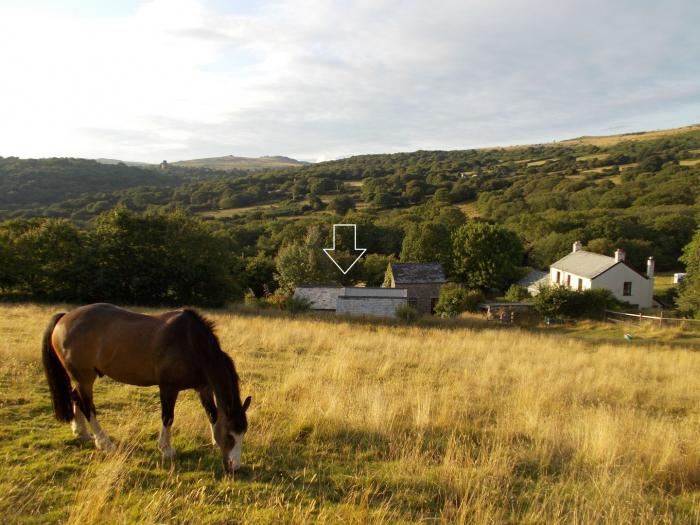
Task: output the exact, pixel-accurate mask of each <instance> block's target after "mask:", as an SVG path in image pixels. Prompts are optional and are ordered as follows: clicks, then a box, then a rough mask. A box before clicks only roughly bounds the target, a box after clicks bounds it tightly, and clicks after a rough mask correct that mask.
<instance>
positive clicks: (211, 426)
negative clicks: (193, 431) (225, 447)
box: [209, 423, 216, 446]
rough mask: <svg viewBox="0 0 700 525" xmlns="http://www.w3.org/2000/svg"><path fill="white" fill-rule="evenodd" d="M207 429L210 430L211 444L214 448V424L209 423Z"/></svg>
mask: <svg viewBox="0 0 700 525" xmlns="http://www.w3.org/2000/svg"><path fill="white" fill-rule="evenodd" d="M209 429H210V430H211V444H212V445H214V446H216V436H215V435H214V423H209Z"/></svg>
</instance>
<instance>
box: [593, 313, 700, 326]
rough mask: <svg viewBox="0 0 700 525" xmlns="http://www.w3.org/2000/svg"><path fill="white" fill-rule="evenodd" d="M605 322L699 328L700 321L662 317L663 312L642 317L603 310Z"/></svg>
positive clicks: (642, 315)
mask: <svg viewBox="0 0 700 525" xmlns="http://www.w3.org/2000/svg"><path fill="white" fill-rule="evenodd" d="M605 322H606V323H636V324H639V325H642V324H644V323H647V324H651V323H657V324H658V325H660V326H663V325H664V324H668V325H671V326H681V327H683V326H687V325H688V324H690V326H693V327H698V328H700V319H684V318H681V317H664V315H663V312H661V315H659V316H655V315H644V314H642V312H639V313H638V314H631V313H627V312H616V311H614V310H605Z"/></svg>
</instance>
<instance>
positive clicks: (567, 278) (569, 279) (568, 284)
mask: <svg viewBox="0 0 700 525" xmlns="http://www.w3.org/2000/svg"><path fill="white" fill-rule="evenodd" d="M566 286H568V287H569V288H571V276H570V275H567V276H566Z"/></svg>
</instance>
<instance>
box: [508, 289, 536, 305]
mask: <svg viewBox="0 0 700 525" xmlns="http://www.w3.org/2000/svg"><path fill="white" fill-rule="evenodd" d="M505 298H506V301H512V302H516V303H517V302H519V301H524V300H525V299H529V298H530V292H528V291H527V288H525V287H524V286H521V285H519V284H511V285H510V288H508V290H507V291H506V295H505Z"/></svg>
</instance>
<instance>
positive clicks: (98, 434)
mask: <svg viewBox="0 0 700 525" xmlns="http://www.w3.org/2000/svg"><path fill="white" fill-rule="evenodd" d="M90 427H91V428H92V433H93V434H95V446H96V447H97V448H99V449H100V450H104V451H105V452H112V451H113V450H114V449H115V448H116V447H115V446H114V443H112V441H111V440H110V439H109V437H107V434H105V433H104V430H102V427H101V426H100V424H99V423H98V422H97V418H96V417H95V414H90Z"/></svg>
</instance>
